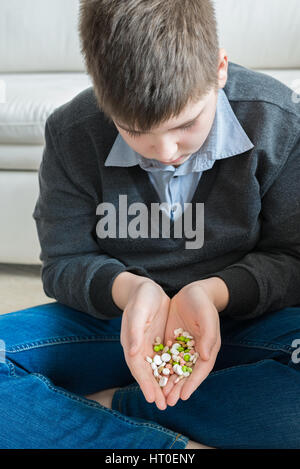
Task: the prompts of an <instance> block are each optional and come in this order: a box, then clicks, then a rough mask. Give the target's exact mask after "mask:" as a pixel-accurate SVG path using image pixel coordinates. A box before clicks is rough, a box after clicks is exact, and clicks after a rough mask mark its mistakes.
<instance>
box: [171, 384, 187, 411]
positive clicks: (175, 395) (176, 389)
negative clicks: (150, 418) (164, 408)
mask: <svg viewBox="0 0 300 469" xmlns="http://www.w3.org/2000/svg"><path fill="white" fill-rule="evenodd" d="M185 380H186V378H183V379H181V380H180V381H178V383H176V384H174V386H173V388H172V390H171V391H170V393H169V395H168V397H167V404H168V405H169V406H174V405H176V404H177V402H178V399H179V398H180V394H181V390H182V387H183V384H184V381H185Z"/></svg>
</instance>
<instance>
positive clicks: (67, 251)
mask: <svg viewBox="0 0 300 469" xmlns="http://www.w3.org/2000/svg"><path fill="white" fill-rule="evenodd" d="M224 91H225V93H226V95H227V98H228V100H229V102H230V105H231V107H232V109H233V111H234V113H235V115H236V116H237V118H238V120H239V122H240V123H241V125H242V127H243V129H244V130H245V132H246V133H247V135H248V136H249V138H250V139H251V141H252V142H253V144H254V148H253V149H251V150H249V151H246V152H245V153H243V154H241V155H240V157H238V158H236V157H234V158H227V159H223V160H218V161H216V163H215V164H214V166H213V167H212V168H211V169H210V170H207V171H205V172H204V173H203V175H202V177H201V179H200V182H199V184H198V186H197V188H196V191H195V194H194V196H193V199H192V204H193V205H196V204H197V203H204V209H205V212H204V213H205V216H204V244H203V246H202V247H201V248H198V249H186V241H187V240H186V239H185V236H184V235H183V236H182V237H181V238H178V237H176V236H172V235H174V225H173V224H172V222H171V237H169V238H164V237H158V238H153V237H150V236H149V237H146V238H143V237H139V238H136V239H133V238H132V237H130V236H127V237H121V236H117V237H107V238H105V239H103V238H99V237H98V236H97V231H96V227H97V223H98V222H99V220H100V218H101V216H100V215H97V213H96V211H97V207H98V206H99V204H102V203H103V202H109V203H111V204H113V206H115V208H116V213H117V215H118V211H119V195H122V194H123V195H124V194H126V195H127V200H128V206H130V205H131V204H133V203H134V202H143V203H144V204H145V205H146V206H147V207H149V213H150V210H151V209H150V207H151V204H152V203H160V201H159V199H158V195H157V193H156V191H155V190H154V187H153V186H152V184H151V182H150V180H149V178H148V175H147V173H146V172H145V171H143V170H142V169H141V168H140V166H132V167H125V168H122V167H105V165H104V163H105V160H106V158H107V156H108V154H109V152H110V150H111V148H112V146H113V144H114V142H115V140H116V138H117V136H118V130H117V129H116V127H115V126H114V125H112V124H109V123H108V122H107V120H106V119H105V118H104V115H103V113H102V112H101V110H100V109H99V107H98V106H97V102H96V99H95V95H94V92H93V88H89V89H87V90H85V91H83V92H82V93H80V94H79V95H78V96H76V97H75V98H74V99H73V100H71V101H70V102H68V103H66V104H64V105H63V106H61V107H59V108H58V109H56V110H55V111H54V112H53V113H52V114H51V115H50V116H49V118H48V119H47V122H46V127H45V140H46V145H45V148H44V154H43V160H42V163H41V166H40V171H39V183H40V194H39V198H38V201H37V203H36V207H35V210H34V213H33V217H34V219H35V221H36V224H37V230H38V236H39V240H40V244H41V255H40V259H41V261H42V281H43V286H44V290H45V293H46V295H48V296H49V297H51V298H55V299H56V300H57V301H59V302H60V303H63V304H65V305H67V306H70V307H72V308H75V309H78V310H80V311H83V312H85V313H88V314H91V315H93V316H95V317H98V318H101V319H109V318H113V317H117V316H120V315H121V314H122V311H121V310H120V309H119V308H118V307H117V306H116V305H115V304H114V302H113V300H112V296H111V287H112V283H113V281H114V279H115V278H116V276H117V275H118V274H119V273H121V272H123V271H129V272H133V273H135V274H137V275H144V276H147V277H150V278H152V279H153V280H154V281H156V282H157V283H158V284H160V285H161V286H162V287H163V289H164V290H165V292H166V293H167V294H168V295H169V296H170V297H172V296H173V295H174V294H176V293H177V292H178V291H179V290H180V288H182V287H183V286H184V285H186V284H188V283H190V282H193V281H195V280H200V279H204V278H208V277H213V276H216V277H220V278H222V279H223V280H224V282H225V283H226V284H227V286H228V289H229V294H230V299H229V303H228V306H227V307H226V309H225V310H223V311H222V312H220V315H221V316H231V317H233V318H235V319H237V320H243V319H248V318H254V317H257V316H260V315H262V314H264V313H267V312H271V311H275V310H278V309H281V308H284V307H286V306H293V305H299V303H300V183H299V181H300V131H299V130H300V105H299V104H297V103H296V102H295V100H293V96H292V91H291V90H290V89H289V88H288V87H286V86H285V85H283V84H281V83H280V82H279V81H277V80H275V79H273V78H271V77H269V76H267V75H264V74H261V73H258V72H254V71H251V70H248V69H246V68H244V67H241V66H239V65H237V64H234V63H230V64H229V77H228V81H227V84H226V87H225V88H224ZM192 213H193V223H194V226H195V222H196V219H195V217H196V215H195V210H193V211H192ZM132 218H133V217H132V216H130V215H128V223H129V222H130V220H131V219H132ZM116 221H117V234H118V233H119V230H118V216H117V217H116Z"/></svg>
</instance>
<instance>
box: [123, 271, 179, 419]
mask: <svg viewBox="0 0 300 469" xmlns="http://www.w3.org/2000/svg"><path fill="white" fill-rule="evenodd" d="M169 304H170V298H169V296H167V295H166V293H165V292H164V290H163V289H162V288H161V287H160V285H158V284H157V283H155V282H154V281H152V280H151V279H148V278H145V281H142V282H141V283H139V284H138V285H137V287H136V288H135V289H134V290H133V292H132V294H131V295H130V299H129V301H128V303H127V305H126V307H125V309H124V311H123V316H122V324H121V336H120V340H121V345H122V347H123V350H124V356H125V360H126V363H127V365H128V367H129V369H130V371H131V374H132V375H133V377H134V378H135V379H136V381H137V382H138V384H139V385H140V388H141V390H142V392H143V394H144V396H145V399H146V400H147V401H148V402H150V403H151V402H154V401H155V403H156V405H157V407H158V408H159V409H160V410H164V409H166V407H167V406H166V398H165V396H164V394H163V392H162V388H161V387H160V385H159V383H158V382H157V381H156V379H155V377H154V375H153V370H152V368H151V366H150V365H149V363H147V362H146V360H145V359H146V356H150V357H152V356H153V341H154V340H155V338H156V337H160V338H161V340H162V341H163V337H164V335H165V328H166V322H167V317H168V311H169Z"/></svg>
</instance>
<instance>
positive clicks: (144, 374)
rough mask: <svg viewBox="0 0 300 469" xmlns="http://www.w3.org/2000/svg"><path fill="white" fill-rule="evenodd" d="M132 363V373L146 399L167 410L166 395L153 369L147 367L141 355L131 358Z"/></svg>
mask: <svg viewBox="0 0 300 469" xmlns="http://www.w3.org/2000/svg"><path fill="white" fill-rule="evenodd" d="M130 364H131V366H130V370H131V373H132V375H133V376H134V378H135V379H136V381H137V382H138V384H139V385H140V388H141V391H142V393H143V394H144V396H145V399H146V401H147V402H149V403H152V402H154V401H155V403H156V406H157V407H158V408H159V409H160V410H165V409H166V407H167V404H166V399H165V396H164V395H163V392H162V388H161V387H160V386H159V383H158V382H157V381H156V379H155V377H154V376H153V373H152V371H151V369H149V368H148V367H146V368H145V363H144V360H143V359H142V358H141V356H137V357H136V358H131V359H130Z"/></svg>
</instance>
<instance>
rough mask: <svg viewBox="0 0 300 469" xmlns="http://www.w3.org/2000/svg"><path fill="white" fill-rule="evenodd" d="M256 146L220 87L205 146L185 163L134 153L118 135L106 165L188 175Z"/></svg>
mask: <svg viewBox="0 0 300 469" xmlns="http://www.w3.org/2000/svg"><path fill="white" fill-rule="evenodd" d="M253 147H254V145H253V143H252V142H251V141H250V139H249V137H248V136H247V134H246V132H245V131H244V129H243V128H242V126H241V124H240V123H239V121H238V119H237V117H236V115H235V114H234V112H233V110H232V107H231V106H230V103H229V101H228V99H227V96H226V93H225V92H224V90H223V89H219V92H218V103H217V108H216V114H215V119H214V122H213V125H212V128H211V130H210V133H209V135H208V137H207V139H206V140H205V142H204V144H203V145H202V147H201V148H200V149H199V150H198V151H197V152H195V153H193V154H192V155H191V156H190V158H189V159H188V160H187V161H185V162H184V163H183V164H181V165H180V166H178V167H177V168H174V166H171V165H164V164H162V163H160V162H159V161H157V160H154V159H148V158H144V157H143V156H141V155H140V154H139V153H137V152H135V151H134V150H133V149H132V148H131V147H130V146H129V145H127V143H126V142H125V140H124V139H123V138H122V136H121V135H120V134H119V135H118V136H117V138H116V140H115V142H114V145H113V147H112V149H111V151H110V153H109V155H108V157H107V158H106V161H105V166H122V167H130V166H135V165H137V164H138V165H140V167H141V168H142V169H145V170H146V171H153V172H155V171H173V172H174V171H175V172H176V174H178V175H180V174H187V173H190V172H193V171H198V172H199V171H205V170H207V169H210V168H211V167H212V166H213V164H214V161H215V160H220V159H223V158H229V157H231V156H235V155H239V154H241V153H244V152H245V151H248V150H251V149H252V148H253Z"/></svg>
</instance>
